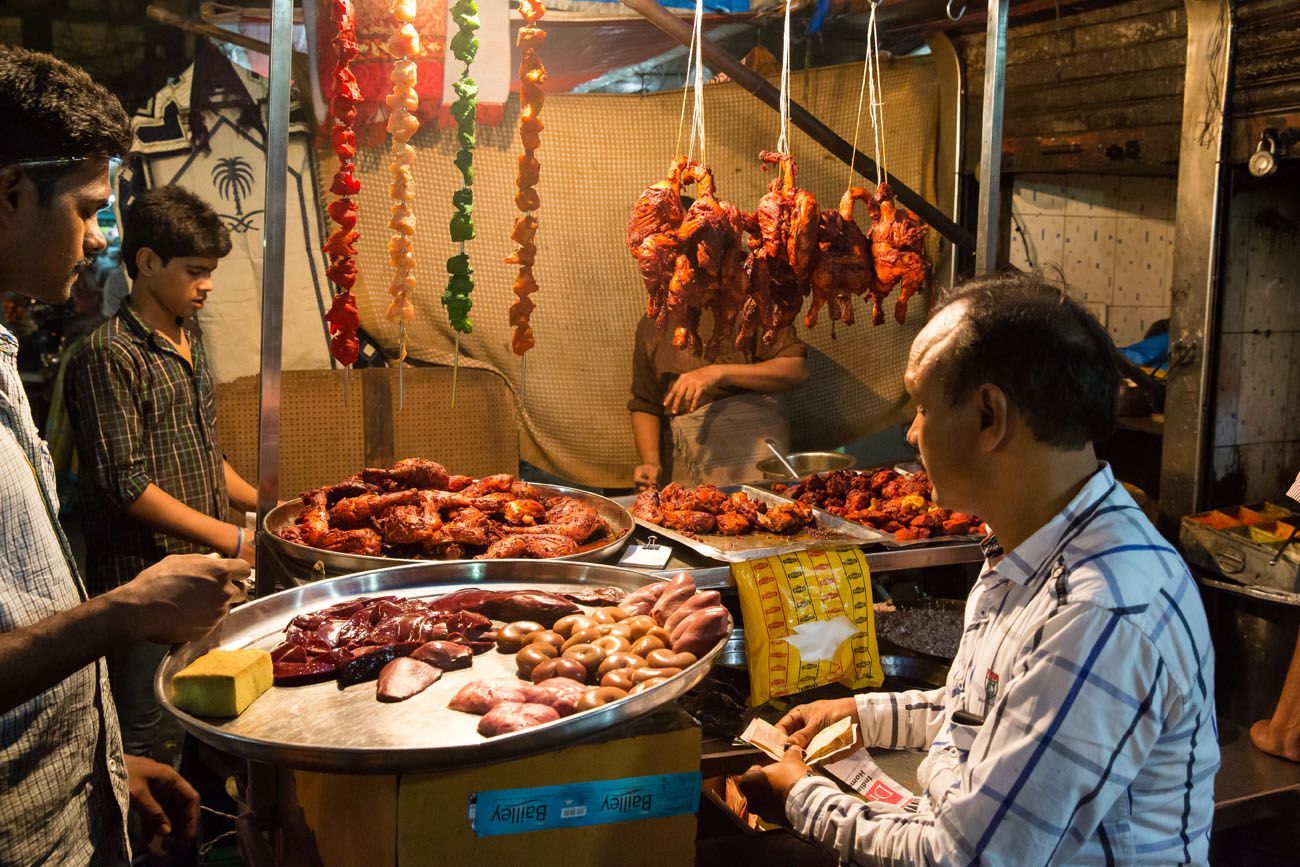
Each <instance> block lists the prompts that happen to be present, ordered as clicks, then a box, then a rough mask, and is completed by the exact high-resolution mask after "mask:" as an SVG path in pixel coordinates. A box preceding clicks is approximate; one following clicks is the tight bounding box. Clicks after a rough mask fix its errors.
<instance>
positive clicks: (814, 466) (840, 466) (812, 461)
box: [754, 452, 858, 481]
mask: <svg viewBox="0 0 1300 867" xmlns="http://www.w3.org/2000/svg"><path fill="white" fill-rule="evenodd" d="M785 459H786V460H787V461H789V462H790V466H792V467H794V468H795V471H796V472H798V473H799V476H800V477H801V478H802V477H803V476H809V475H812V474H814V473H827V472H830V471H831V470H847V469H851V468H852V467H853V466H854V465H855V464H856V463H857V462H858V459H857V458H855V457H853V455H846V454H842V453H840V452H795V453H794V454H792V455H786V456H785ZM754 468H755V469H757V470H759V471H760V472H762V473H763V477H764V478H768V479H777V480H781V481H784V480H786V479H789V478H790V474H789V473H787V472H786V471H785V468H784V467H782V466H781V464H780V463H779V462H778V461H777V459H776V458H775V457H770V458H763V460H761V461H759V462H758V463H756V464H754Z"/></svg>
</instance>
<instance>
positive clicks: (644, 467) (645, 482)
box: [632, 464, 663, 488]
mask: <svg viewBox="0 0 1300 867" xmlns="http://www.w3.org/2000/svg"><path fill="white" fill-rule="evenodd" d="M662 472H663V467H661V466H659V465H658V464H641V465H640V466H639V467H637V468H636V469H635V470H633V471H632V482H633V484H635V485H636V486H637V487H638V488H648V487H650V486H651V485H657V484H659V474H660V473H662Z"/></svg>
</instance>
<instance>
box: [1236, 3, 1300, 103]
mask: <svg viewBox="0 0 1300 867" xmlns="http://www.w3.org/2000/svg"><path fill="white" fill-rule="evenodd" d="M1236 28H1237V34H1236V40H1235V42H1234V45H1233V70H1232V101H1231V104H1230V109H1231V111H1232V115H1233V117H1234V118H1237V117H1246V116H1251V115H1260V114H1275V113H1281V112H1293V111H1300V3H1297V2H1296V0H1246V2H1239V4H1238V6H1237V10H1236Z"/></svg>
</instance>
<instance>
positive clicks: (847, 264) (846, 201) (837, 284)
mask: <svg viewBox="0 0 1300 867" xmlns="http://www.w3.org/2000/svg"><path fill="white" fill-rule="evenodd" d="M868 197H869V194H868V193H867V191H866V190H864V189H863V188H862V187H850V188H849V189H848V190H847V191H845V193H844V196H843V198H841V199H840V206H839V208H838V209H831V208H827V209H826V210H824V211H822V212H821V219H820V228H819V231H818V235H817V254H816V256H815V257H814V258H813V271H812V297H811V299H810V300H809V304H808V312H807V313H806V314H805V315H804V324H805V325H806V326H808V327H809V328H812V327H813V326H814V325H816V324H817V315H818V312H819V311H820V310H821V308H822V307H823V306H826V308H827V313H828V314H829V315H830V318H831V322H832V323H835V322H843V323H844V324H845V325H852V324H853V321H854V314H853V296H855V295H859V296H860V295H863V294H865V293H866V292H868V291H870V290H871V289H872V288H873V286H874V285H875V274H874V272H873V270H872V267H871V241H870V240H869V239H868V238H867V236H866V235H865V234H864V233H863V231H862V230H861V229H859V228H858V224H857V223H855V222H854V221H853V206H854V204H855V202H856V201H858V200H860V199H866V198H868ZM875 310H876V312H877V313H879V311H880V304H879V302H878V301H877V302H876V304H875ZM882 315H883V314H882ZM876 324H879V321H877V323H876ZM831 328H832V331H831V334H832V335H833V334H834V333H835V332H834V330H833V329H834V325H832V326H831Z"/></svg>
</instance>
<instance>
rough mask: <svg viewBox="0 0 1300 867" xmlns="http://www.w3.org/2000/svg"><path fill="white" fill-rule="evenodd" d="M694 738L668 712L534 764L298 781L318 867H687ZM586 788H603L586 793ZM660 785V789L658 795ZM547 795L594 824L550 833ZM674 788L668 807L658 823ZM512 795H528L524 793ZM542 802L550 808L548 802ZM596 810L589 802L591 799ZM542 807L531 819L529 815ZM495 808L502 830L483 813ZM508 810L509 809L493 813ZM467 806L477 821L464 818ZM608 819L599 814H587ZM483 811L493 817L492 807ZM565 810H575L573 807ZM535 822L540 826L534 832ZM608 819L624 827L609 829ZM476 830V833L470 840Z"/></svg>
mask: <svg viewBox="0 0 1300 867" xmlns="http://www.w3.org/2000/svg"><path fill="white" fill-rule="evenodd" d="M699 769H700V730H699V727H698V726H697V725H696V724H695V722H694V720H692V719H691V718H690V716H688V715H687V714H686V713H684V712H683V711H682V710H680V709H679V708H677V707H676V706H675V705H674V706H672V707H671V708H670V709H669V710H666V711H663V712H660V713H657V714H654V715H652V716H649V717H645V718H643V719H641V720H637V721H634V722H632V723H629V724H627V725H624V726H619V727H616V728H614V729H610V730H608V731H606V732H603V733H601V734H600V735H597V736H595V737H593V738H590V739H587V740H583V741H578V742H575V743H573V744H571V745H568V746H565V747H562V748H560V749H556V750H553V751H551V752H547V753H542V754H539V755H534V756H526V757H524V758H520V759H512V760H508V761H503V762H497V763H493V764H485V765H479V766H472V767H463V768H455V769H449V770H446V771H438V772H430V773H418V774H404V775H401V776H369V777H361V776H355V775H342V774H317V773H309V772H304V771H297V772H294V775H293V776H294V784H295V787H296V790H297V794H298V800H299V803H300V804H301V807H302V814H303V817H304V819H305V822H306V825H307V828H308V829H310V832H311V835H312V836H314V838H315V840H314V845H315V849H316V853H317V854H318V856H319V859H320V861H319V863H321V864H323V865H324V867H353V865H356V867H363V865H364V867H371V865H376V864H384V865H388V864H397V865H400V867H433V865H463V864H469V863H476V864H502V865H509V864H516V863H518V864H525V863H526V864H528V865H529V867H544V865H557V867H559V865H563V867H574V865H583V867H588V865H590V867H600V865H610V867H614V865H618V867H624V865H626V867H637V865H646V867H677V865H680V867H689V865H692V864H694V863H695V827H696V815H695V813H696V809H697V807H698V803H699V778H698V775H699ZM593 781H610V782H604V783H594V784H592V785H587V786H583V785H581V784H583V783H593ZM656 785H658V786H659V787H660V788H658V789H656V788H654V787H655V786H656ZM555 787H566V789H565V791H566V792H567V793H570V794H573V793H577V795H578V797H582V796H584V795H585V796H587V797H588V798H589V801H588V804H586V805H584V810H586V809H587V808H589V809H590V812H588V814H587V815H586V817H585V819H578V820H575V821H587V822H591V823H590V824H579V825H574V826H570V827H546V829H544V830H526V831H522V832H518V833H515V832H513V831H511V830H510V829H509V827H508V823H509V822H511V821H512V820H516V819H517V820H519V826H520V827H537V826H538V824H545V825H548V826H549V825H554V824H557V820H558V819H559V816H558V813H559V811H557V810H554V805H555V803H556V801H555V800H554V798H555ZM664 787H674V788H675V793H676V796H677V799H676V804H677V806H676V807H668V809H670V810H676V809H678V808H681V807H682V805H685V804H687V797H688V793H687V788H688V787H689V789H690V792H689V806H687V807H686V809H688V812H682V813H676V814H675V815H662V816H659V817H657V818H639V816H643V815H655V813H656V812H657V811H660V810H662V809H664V805H663V803H662V802H656V800H655V798H656V797H657V796H658V794H659V793H660V792H661V791H662V790H663V788H664ZM519 790H527V791H526V792H525V793H524V794H523V795H520V793H519ZM548 796H549V798H548ZM593 797H594V798H595V799H596V800H590V799H591V798H593ZM539 803H540V804H546V805H547V807H546V808H545V809H542V810H539V809H538V808H537V807H536V806H535V805H537V804H539ZM489 804H495V805H497V807H496V808H495V809H494V812H495V814H496V816H497V819H498V821H495V822H493V821H490V820H491V818H492V817H491V816H490V815H488V814H487V812H485V811H484V810H481V809H479V807H480V806H485V805H489ZM501 804H506V805H507V807H506V808H505V809H501V808H500V805H501ZM471 805H474V809H475V810H476V811H477V812H478V817H477V819H476V820H475V819H471ZM602 807H603V808H604V809H605V810H606V812H605V813H603V814H602V815H600V816H594V815H592V813H594V812H595V811H597V810H599V809H600V808H602ZM488 809H489V810H492V809H493V808H491V807H489V808H488ZM570 809H571V811H572V812H575V813H576V812H577V809H574V808H570ZM539 813H540V814H541V821H540V822H539ZM613 815H626V816H629V817H636V818H629V819H627V820H622V821H612V822H606V821H605V820H606V819H608V818H610V817H611V816H613ZM476 829H477V830H476Z"/></svg>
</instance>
